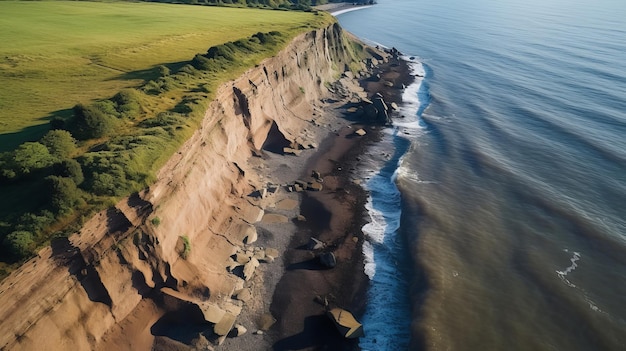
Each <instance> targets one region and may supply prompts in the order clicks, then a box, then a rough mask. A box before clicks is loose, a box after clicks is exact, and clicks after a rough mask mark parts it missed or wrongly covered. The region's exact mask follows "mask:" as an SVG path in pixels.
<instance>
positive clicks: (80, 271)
mask: <svg viewBox="0 0 626 351" xmlns="http://www.w3.org/2000/svg"><path fill="white" fill-rule="evenodd" d="M50 246H51V247H52V257H53V259H54V260H55V261H56V262H57V263H58V264H60V265H64V266H66V267H67V268H68V272H69V273H70V274H71V275H72V276H74V277H75V278H76V279H77V280H78V281H79V282H80V285H81V286H82V287H83V289H85V293H87V297H89V300H91V301H93V302H100V303H103V304H105V305H107V306H109V307H111V306H112V300H111V296H109V292H108V291H107V289H106V287H105V286H104V284H103V283H102V280H101V279H100V274H99V273H98V271H97V270H96V269H95V267H94V266H93V265H92V264H87V262H86V261H85V258H84V257H83V254H82V253H81V251H80V249H79V248H77V247H75V246H74V245H72V243H71V242H70V241H69V239H68V238H56V239H53V240H52V242H51V243H50Z"/></svg>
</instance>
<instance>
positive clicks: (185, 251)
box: [180, 235, 191, 260]
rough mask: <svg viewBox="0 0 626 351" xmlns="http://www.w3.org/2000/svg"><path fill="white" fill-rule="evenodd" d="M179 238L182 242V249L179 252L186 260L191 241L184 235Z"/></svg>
mask: <svg viewBox="0 0 626 351" xmlns="http://www.w3.org/2000/svg"><path fill="white" fill-rule="evenodd" d="M180 239H181V240H182V242H183V249H182V251H181V252H180V257H182V258H183V259H185V260H186V259H187V258H189V254H191V242H190V241H189V238H188V237H187V236H186V235H183V236H181V237H180Z"/></svg>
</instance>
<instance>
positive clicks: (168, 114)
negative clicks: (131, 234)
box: [0, 2, 333, 275]
mask: <svg viewBox="0 0 626 351" xmlns="http://www.w3.org/2000/svg"><path fill="white" fill-rule="evenodd" d="M31 4H32V3H27V5H25V6H31ZM36 4H43V5H42V6H44V7H46V8H49V6H50V3H48V2H37V3H36ZM61 4H63V6H69V5H68V4H67V3H64V2H61ZM73 4H76V3H73ZM107 5H108V4H107ZM112 5H116V6H117V5H118V4H112ZM2 6H3V3H2V2H0V7H2ZM77 6H78V7H79V8H81V6H82V5H77ZM123 6H138V7H142V8H143V6H149V7H148V8H151V7H152V6H168V7H169V6H172V5H157V4H140V3H139V4H123ZM181 7H184V6H181ZM189 7H191V6H189ZM179 8H180V7H176V9H179ZM172 9H173V8H172V7H170V9H169V12H171V11H172ZM210 9H211V8H207V10H210ZM220 10H221V9H220ZM226 10H229V11H246V12H242V14H244V15H245V14H247V13H248V12H247V11H253V10H248V9H226ZM194 11H198V10H194ZM253 12H254V15H255V18H264V16H266V15H265V14H266V13H273V12H275V11H260V10H254V11H253ZM277 13H282V12H277ZM220 14H222V15H223V14H224V13H222V12H220ZM237 15H239V14H237ZM290 15H292V14H291V13H290ZM301 15H303V14H302V13H294V14H293V16H296V17H298V16H301ZM1 16H2V15H0V17H1ZM99 16H102V14H101V13H98V14H97V16H96V18H99ZM306 16H307V17H301V18H302V19H300V20H298V21H293V22H288V23H287V24H285V23H283V24H282V27H280V26H279V27H280V28H281V29H282V30H280V31H269V32H255V33H253V34H252V35H248V36H238V37H236V38H233V39H232V40H230V41H226V42H224V41H221V42H219V43H216V44H214V45H213V46H211V47H210V48H209V49H208V50H207V51H206V52H205V53H204V54H196V55H195V56H194V55H189V56H188V58H187V59H188V60H177V61H176V62H175V63H168V62H170V61H169V59H171V58H172V57H171V56H167V55H165V56H164V57H163V61H160V62H157V58H156V57H157V56H156V55H157V54H156V53H155V52H151V51H150V50H149V49H147V51H146V55H147V56H146V59H145V61H144V63H143V64H144V65H147V66H150V67H154V68H153V69H149V74H148V73H146V74H144V75H142V76H141V77H142V78H145V79H144V80H141V79H139V80H140V81H142V82H143V83H142V84H134V86H130V85H131V84H128V83H129V81H126V82H125V83H126V84H121V85H120V89H119V90H118V91H117V93H112V94H110V95H109V96H112V97H111V98H106V99H93V98H94V97H96V96H97V95H98V94H101V93H103V92H105V91H109V90H110V89H111V87H110V86H109V87H107V88H104V89H101V90H99V89H95V90H92V91H91V93H90V94H91V95H90V96H89V99H86V100H87V101H83V102H80V103H77V104H75V105H74V106H73V107H71V108H68V109H67V110H68V111H67V113H66V114H59V115H56V116H55V117H54V118H52V119H51V120H50V121H49V123H48V124H47V125H46V129H48V131H47V132H45V133H44V134H43V136H42V137H41V138H39V139H36V141H28V142H25V143H22V144H20V145H19V146H17V147H16V148H14V149H12V150H8V151H6V152H4V153H1V154H0V193H2V194H3V201H2V202H0V243H1V244H2V245H1V246H0V255H1V256H0V257H1V258H2V259H1V261H2V262H0V275H2V274H6V273H7V272H8V271H9V270H10V268H11V267H10V266H9V265H11V264H15V263H19V262H20V261H21V260H24V259H26V258H28V257H30V256H31V255H32V253H33V252H34V250H35V249H36V248H38V247H40V246H41V245H44V244H46V243H47V242H48V241H49V240H50V238H51V237H53V236H63V235H68V234H70V233H72V232H74V231H76V230H77V229H78V228H79V227H80V225H82V223H83V222H84V220H85V219H86V218H88V217H89V216H90V214H92V213H93V212H94V211H97V210H100V209H103V208H106V207H107V206H111V205H112V204H114V203H115V202H116V201H117V200H118V199H119V198H121V197H123V196H127V195H129V194H131V193H133V192H136V191H139V190H141V189H144V188H145V187H147V186H148V185H149V184H151V182H152V181H153V180H154V177H155V173H156V171H157V170H158V169H159V168H160V167H161V166H162V165H163V164H164V163H165V161H166V160H167V159H169V157H170V156H171V155H172V154H173V153H174V152H175V150H177V149H178V147H179V146H180V145H181V144H182V143H183V142H184V141H185V140H187V139H188V137H189V136H190V135H191V134H192V133H193V131H194V130H195V129H196V127H197V126H198V124H199V122H200V121H201V119H202V117H203V115H204V111H206V108H207V106H208V104H209V103H210V101H211V100H212V98H213V97H214V93H215V91H216V89H217V87H218V86H219V85H220V84H221V83H223V82H225V81H227V80H230V79H234V78H236V77H237V76H239V75H241V74H242V73H243V72H244V71H245V70H246V69H248V68H249V67H252V66H254V65H255V64H257V63H259V62H260V61H261V60H262V59H263V58H265V57H269V56H272V55H274V54H276V53H277V52H278V51H279V50H280V49H282V48H283V47H284V46H285V45H286V44H287V43H288V42H289V41H290V40H291V39H292V38H293V37H294V36H295V35H296V34H298V33H300V32H302V31H305V30H307V29H308V28H317V27H321V26H324V25H327V24H329V23H331V22H332V21H333V19H332V18H331V17H330V16H328V15H325V14H306ZM215 17H217V16H215ZM211 18H212V17H211ZM273 19H276V17H273V16H269V17H267V18H265V19H264V20H273ZM248 20H250V21H252V17H248ZM264 20H261V22H264ZM96 22H97V21H96ZM296 23H298V25H297V26H295V24H296ZM69 26H70V27H71V28H73V24H72V25H69ZM258 26H259V25H258V24H257V25H255V27H258ZM276 26H277V25H276V24H275V23H274V24H272V25H271V26H269V27H270V28H273V27H276ZM263 27H267V26H263ZM246 28H248V29H246V30H241V31H239V32H238V33H239V34H243V33H246V31H247V30H249V28H251V27H250V26H249V25H247V26H246ZM71 30H73V29H70V31H71ZM216 30H218V29H216ZM230 30H231V31H233V29H232V28H230ZM3 35H4V34H2V32H1V31H0V37H2V36H3ZM232 36H233V34H232V33H229V34H225V37H226V38H231V37H232ZM107 37H108V35H107ZM0 39H2V38H0ZM213 40H214V41H215V40H217V39H215V38H214V39H213ZM92 44H93V45H94V46H98V45H96V44H97V43H92ZM60 45H61V46H63V44H60ZM85 45H86V44H85ZM0 50H5V49H4V48H3V49H0ZM55 50H57V51H56V53H55ZM63 50H66V51H63ZM77 50H78V51H81V50H86V49H83V48H82V47H79V48H78V49H77ZM175 50H176V47H175V46H174V47H173V48H172V51H175ZM49 51H50V52H51V53H52V54H51V55H52V56H55V55H60V53H62V52H69V51H72V50H70V49H69V48H68V47H64V48H63V49H59V48H54V47H52V48H51V49H50V50H49ZM130 56H132V57H133V58H135V59H137V58H140V57H142V56H138V55H135V54H133V53H131V54H130ZM57 58H58V57H57ZM189 59H191V60H189ZM0 60H2V59H0ZM125 60H128V57H125V58H124V57H122V56H120V57H119V59H118V61H117V62H118V63H121V62H123V61H125ZM155 63H158V64H155ZM136 65H139V64H136ZM45 67H46V66H45V65H43V66H40V67H37V65H36V64H33V69H39V70H42V72H47V71H46V69H45ZM0 74H5V72H4V71H2V70H0ZM64 74H66V75H68V80H72V79H73V78H72V77H71V76H72V74H71V73H70V72H69V71H65V72H64ZM103 78H104V76H99V78H98V79H96V80H95V81H93V82H92V84H93V85H98V82H99V79H103ZM44 80H45V78H44ZM131 81H132V82H134V83H136V82H137V80H135V79H131ZM6 84H11V81H10V82H8V83H6ZM32 84H35V85H36V84H39V85H40V86H44V84H47V83H45V82H38V83H32ZM105 85H106V84H105ZM49 87H50V88H51V86H49ZM72 96H73V95H72V94H71V93H67V95H65V98H62V97H60V96H56V97H54V98H53V100H57V101H56V102H55V103H59V104H61V105H62V102H59V101H58V100H61V101H65V103H66V102H67V100H68V98H70V97H72ZM3 98H5V97H2V96H1V94H0V102H2V100H1V99H3ZM27 100H28V99H27ZM23 103H24V104H28V102H23ZM48 108H50V106H48ZM2 121H4V120H2ZM9 124H11V123H10V121H9ZM1 137H4V135H3V136H1ZM155 220H156V221H157V223H155V222H154V221H155ZM159 222H160V220H158V218H155V219H153V225H155V226H157V225H158V224H159ZM183 240H184V238H183ZM187 241H188V239H187ZM189 250H190V246H189V245H188V244H187V245H185V250H184V251H183V254H185V252H186V254H185V255H188V254H189Z"/></svg>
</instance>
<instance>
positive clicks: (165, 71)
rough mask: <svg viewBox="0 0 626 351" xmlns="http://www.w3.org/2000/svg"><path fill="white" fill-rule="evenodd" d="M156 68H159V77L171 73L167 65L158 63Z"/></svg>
mask: <svg viewBox="0 0 626 351" xmlns="http://www.w3.org/2000/svg"><path fill="white" fill-rule="evenodd" d="M158 69H159V75H160V76H161V77H167V76H169V75H170V73H171V71H170V69H169V68H167V66H163V65H160V66H159V67H158Z"/></svg>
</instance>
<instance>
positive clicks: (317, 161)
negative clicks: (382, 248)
mask: <svg viewBox="0 0 626 351" xmlns="http://www.w3.org/2000/svg"><path fill="white" fill-rule="evenodd" d="M373 75H374V76H376V75H379V76H380V77H381V79H378V80H370V79H363V80H362V81H361V82H360V83H361V86H363V87H364V88H366V91H367V92H368V96H372V95H374V94H375V93H380V94H381V95H383V96H384V98H385V101H387V102H389V103H390V102H396V103H400V102H401V96H402V90H403V87H404V86H406V85H408V84H409V83H410V82H411V81H412V76H411V75H410V73H409V69H408V65H407V63H406V62H404V61H401V60H398V59H392V60H390V62H388V63H385V64H382V65H381V66H379V67H378V68H377V70H376V71H375V72H373ZM385 82H392V83H393V85H392V86H391V87H390V86H388V84H385ZM332 113H333V114H335V115H336V116H337V118H338V122H339V123H340V125H341V127H340V128H338V129H337V130H336V131H335V132H333V133H330V134H329V135H327V136H326V138H325V139H323V140H321V141H320V148H319V149H318V150H317V152H316V153H315V154H314V155H312V156H311V157H310V159H309V160H308V161H307V164H306V167H305V168H304V170H303V172H302V173H301V174H300V177H301V178H304V179H311V174H312V173H313V171H316V172H319V173H320V174H321V176H322V178H323V179H324V182H323V185H324V190H323V191H321V192H306V193H303V195H302V199H301V204H300V213H301V214H302V215H303V216H304V217H305V218H306V221H299V222H296V231H295V233H294V235H293V236H292V238H291V240H290V243H289V245H288V247H287V248H286V250H285V251H284V252H285V253H284V257H283V268H284V271H283V272H284V273H283V274H282V276H281V278H280V281H279V282H278V284H277V285H276V288H275V290H274V294H273V298H272V304H271V307H270V311H271V313H272V315H274V316H275V317H276V319H277V322H276V324H275V325H274V326H273V327H272V328H271V329H270V332H269V335H270V339H271V341H270V343H271V344H272V345H271V347H272V349H273V350H317V349H328V350H359V347H358V339H345V338H343V337H342V336H341V335H340V334H339V333H338V332H337V330H336V329H335V328H334V325H333V324H332V322H331V321H330V319H329V318H328V317H326V315H325V309H324V306H323V305H322V304H320V303H319V301H318V300H319V299H318V297H322V298H327V299H328V301H329V303H330V304H331V305H332V306H338V307H341V308H345V309H348V310H350V311H352V312H353V313H354V314H355V316H357V317H360V316H362V314H363V312H364V309H365V305H366V303H367V287H368V284H369V280H368V278H367V276H366V275H365V273H364V271H363V268H364V266H363V254H362V244H363V240H364V238H363V233H362V231H361V228H362V227H363V225H364V224H365V223H366V222H365V218H366V216H365V203H366V200H367V194H366V192H365V191H364V190H363V188H362V187H361V186H360V185H359V184H358V182H357V181H355V177H356V176H355V172H356V171H357V167H358V165H357V164H358V160H359V157H360V156H361V155H363V153H364V151H365V150H366V149H367V147H368V145H371V144H372V143H375V142H376V141H377V140H379V138H380V134H379V133H380V131H381V130H382V129H383V128H384V127H382V126H376V125H370V124H367V123H363V122H362V121H360V120H359V119H356V118H351V115H350V114H349V113H346V109H345V105H344V106H342V107H339V108H335V110H334V111H333V112H332ZM360 128H363V129H365V130H366V131H367V134H366V135H365V136H362V137H360V136H356V134H355V131H356V130H358V129H360ZM311 237H315V238H317V239H319V240H321V241H323V242H325V243H326V244H327V247H328V249H329V250H330V251H332V252H333V253H334V254H335V256H336V258H337V266H336V267H334V268H332V269H327V268H324V267H322V266H320V264H319V262H318V260H317V258H315V257H314V255H313V253H312V252H311V251H310V250H306V244H307V243H308V241H309V240H310V238H311Z"/></svg>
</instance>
